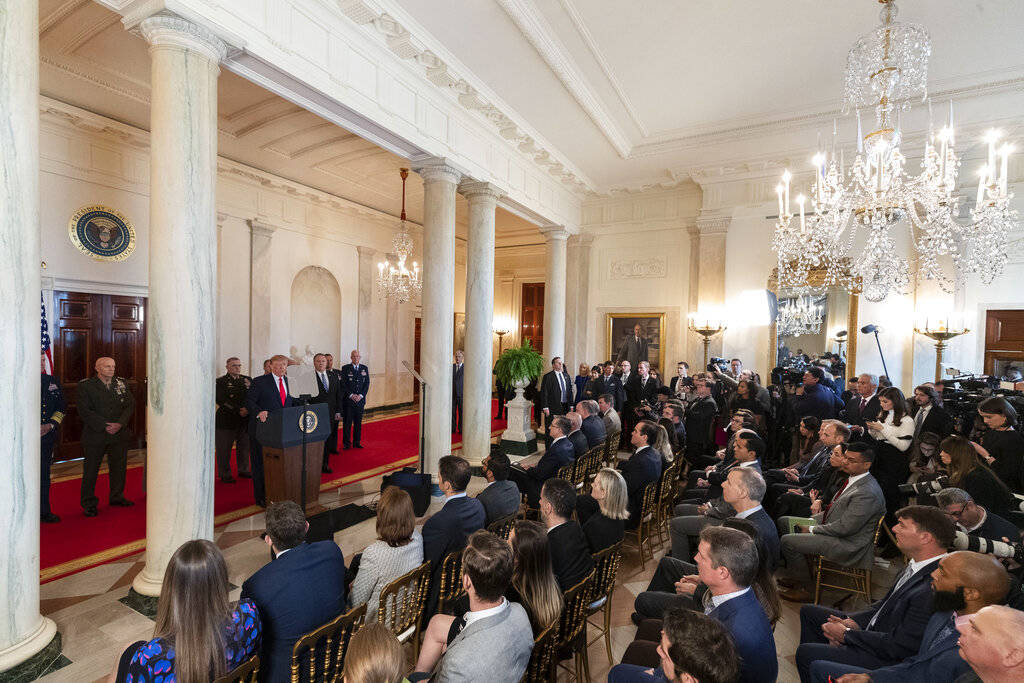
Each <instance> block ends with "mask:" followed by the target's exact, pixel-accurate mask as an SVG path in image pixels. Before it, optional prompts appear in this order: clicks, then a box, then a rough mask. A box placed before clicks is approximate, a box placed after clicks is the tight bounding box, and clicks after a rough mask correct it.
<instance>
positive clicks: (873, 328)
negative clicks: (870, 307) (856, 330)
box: [860, 325, 882, 334]
mask: <svg viewBox="0 0 1024 683" xmlns="http://www.w3.org/2000/svg"><path fill="white" fill-rule="evenodd" d="M860 331H861V332H863V333H864V334H871V333H872V332H881V331H882V328H880V327H879V326H878V325H865V326H864V327H862V328H860Z"/></svg>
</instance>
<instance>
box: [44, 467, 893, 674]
mask: <svg viewBox="0 0 1024 683" xmlns="http://www.w3.org/2000/svg"><path fill="white" fill-rule="evenodd" d="M484 484H485V482H484V480H483V479H480V478H479V477H474V478H473V480H472V483H471V484H470V493H471V494H475V493H476V492H478V491H479V490H480V489H482V488H483V487H484ZM379 489H380V477H375V478H373V479H367V480H364V481H361V482H357V483H354V484H350V485H348V486H345V487H343V488H341V489H337V490H332V491H330V492H327V493H324V494H323V495H321V497H320V501H321V503H322V504H324V505H331V506H335V505H344V504H347V503H357V504H362V503H366V502H370V501H372V500H373V499H374V498H375V497H376V496H377V495H378V491H379ZM440 505H441V499H438V498H435V499H434V500H433V501H432V503H431V507H430V509H429V510H428V512H427V514H428V515H429V514H432V513H433V512H434V511H435V510H436V509H437V508H439V507H440ZM420 522H421V523H422V520H420ZM263 529H264V518H263V515H262V513H261V514H257V515H254V516H251V517H247V518H245V519H241V520H238V521H235V522H232V523H230V524H227V525H226V526H224V527H222V528H218V529H217V530H216V531H215V534H214V535H215V541H216V542H217V544H218V546H219V547H220V548H221V549H222V550H223V551H224V555H225V558H226V559H227V564H228V572H229V579H230V581H231V583H232V584H234V585H236V586H241V584H242V582H243V581H244V580H245V579H246V578H247V577H249V576H250V575H251V574H252V573H253V572H255V571H256V570H257V569H259V568H260V567H262V566H263V565H264V564H265V563H266V562H268V561H269V557H268V550H267V546H266V545H265V544H264V543H263V541H261V540H260V538H259V535H260V533H261V532H262V531H263ZM374 538H375V533H374V520H373V519H368V520H366V521H363V522H361V523H359V524H357V525H355V526H353V527H350V528H348V529H345V530H344V531H340V532H338V533H337V534H335V541H336V542H337V543H338V545H339V546H340V547H341V549H342V552H343V553H344V555H345V558H346V561H348V559H349V558H351V557H352V555H353V554H354V553H356V552H359V551H361V550H362V549H363V548H365V547H366V546H367V545H368V544H369V543H371V542H372V541H373V540H374ZM663 553H664V549H659V550H658V551H657V552H656V559H657V558H659V557H661V555H662V554H663ZM143 559H144V558H143V557H142V554H141V553H140V554H138V555H136V556H133V557H129V558H126V559H124V560H121V561H117V562H113V563H110V564H106V565H102V566H99V567H95V568H93V569H89V570H86V571H83V572H80V573H78V574H74V575H71V576H68V577H65V578H63V579H58V580H56V581H52V582H50V583H47V584H44V585H43V586H42V589H41V593H42V596H41V597H42V600H41V608H42V612H43V614H45V615H47V616H49V617H50V618H52V619H54V621H56V622H57V626H58V628H59V630H60V632H61V634H62V637H63V643H64V649H63V654H64V656H66V657H67V658H68V659H69V660H70V661H71V663H70V664H68V665H67V666H65V667H63V668H61V669H59V670H57V671H54V672H52V673H50V674H48V675H46V676H44V677H43V678H41V679H39V680H42V681H46V682H47V683H58V682H63V681H68V682H72V681H73V682H75V683H81V682H84V681H100V680H103V679H104V678H105V677H106V676H107V675H109V674H110V672H111V670H112V669H113V667H114V665H115V663H116V661H117V658H118V656H119V654H120V653H121V651H122V650H123V649H124V648H125V647H126V646H127V645H128V644H129V643H131V642H133V641H135V640H140V639H147V638H150V637H151V636H152V631H153V621H152V620H150V619H148V618H147V617H145V616H143V615H141V614H139V613H138V612H136V611H135V610H133V609H131V608H129V607H127V606H126V605H123V604H121V603H120V602H119V600H120V599H121V598H123V597H125V596H126V595H127V593H128V588H129V587H130V586H131V581H132V579H133V578H134V577H135V575H136V574H137V573H138V572H139V571H141V570H142V567H143ZM656 566H657V562H656V561H655V562H651V561H647V563H646V566H645V567H644V569H641V568H640V566H639V561H638V558H637V554H636V551H635V550H633V549H627V550H626V552H625V554H624V557H623V563H622V568H621V570H620V572H619V577H618V580H617V588H616V590H615V592H614V594H613V596H612V607H613V617H612V629H611V641H612V654H613V659H614V662H617V661H618V660H619V658H620V657H621V656H622V653H623V652H624V651H625V649H626V646H627V645H628V644H629V643H630V641H631V640H632V639H633V634H634V632H635V628H634V627H633V625H632V623H631V622H630V618H629V615H630V613H631V612H632V611H633V610H632V604H633V599H634V597H635V596H636V595H637V594H638V593H639V592H640V591H642V590H643V589H644V588H646V586H647V583H648V581H649V580H650V578H651V576H652V575H653V573H654V568H655V567H656ZM888 575H889V574H888V573H887V572H882V571H879V572H876V573H875V580H876V583H878V585H880V586H881V585H886V581H887V580H888V578H887V576H888ZM240 591H241V589H240V588H236V589H235V590H234V591H232V594H231V599H232V600H236V599H237V598H238V594H239V593H240ZM882 591H884V589H882V590H881V591H879V592H876V595H880V594H881V592H882ZM783 605H784V616H783V619H782V621H781V622H780V623H779V625H778V627H777V629H776V632H775V638H776V644H777V646H778V651H779V653H780V656H779V681H785V682H788V681H796V680H797V675H796V669H795V666H794V663H793V662H794V660H793V653H794V652H795V650H796V646H797V644H798V643H799V635H800V630H799V614H798V606H796V605H793V604H790V603H783ZM588 654H589V658H590V670H591V676H592V680H595V681H603V680H605V679H606V678H607V674H608V670H609V668H610V663H609V662H608V656H607V653H606V650H605V647H604V643H603V642H601V641H598V642H597V643H595V644H593V645H592V646H591V647H590V648H589V652H588ZM614 662H613V663H614Z"/></svg>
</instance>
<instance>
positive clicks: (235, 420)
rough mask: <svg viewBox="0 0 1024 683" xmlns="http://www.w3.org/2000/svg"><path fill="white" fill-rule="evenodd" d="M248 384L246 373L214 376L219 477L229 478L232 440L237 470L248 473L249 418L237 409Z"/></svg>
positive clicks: (242, 404) (243, 400)
mask: <svg viewBox="0 0 1024 683" xmlns="http://www.w3.org/2000/svg"><path fill="white" fill-rule="evenodd" d="M251 385H252V378H251V377H248V376H246V375H238V376H237V377H232V376H231V374H230V373H226V374H224V375H222V376H220V377H218V378H217V414H216V416H215V418H214V419H215V424H216V430H215V443H216V452H217V474H218V475H219V476H220V478H221V479H231V446H232V444H234V445H235V460H236V461H237V462H238V473H239V474H249V435H248V430H247V429H246V425H248V424H249V420H248V417H243V416H242V415H240V414H239V413H240V412H241V410H242V408H245V395H246V394H247V393H248V392H249V387H250V386H251Z"/></svg>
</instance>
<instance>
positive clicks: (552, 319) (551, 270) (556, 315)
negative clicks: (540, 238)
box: [540, 225, 572, 376]
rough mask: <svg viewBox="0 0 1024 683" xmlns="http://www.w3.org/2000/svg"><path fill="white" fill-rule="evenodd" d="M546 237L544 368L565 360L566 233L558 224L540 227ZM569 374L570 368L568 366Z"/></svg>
mask: <svg viewBox="0 0 1024 683" xmlns="http://www.w3.org/2000/svg"><path fill="white" fill-rule="evenodd" d="M540 231H541V232H542V233H544V238H545V239H546V240H547V243H548V246H547V250H548V253H547V256H548V258H547V267H546V268H545V270H544V367H545V368H547V367H548V365H549V364H550V362H551V359H552V358H554V357H555V356H561V357H562V360H563V361H565V360H566V359H565V262H566V253H565V251H566V241H567V240H568V239H569V232H568V231H567V230H566V229H565V228H563V227H562V226H560V225H554V226H551V227H546V228H541V229H540ZM568 371H569V372H570V376H571V373H572V368H568Z"/></svg>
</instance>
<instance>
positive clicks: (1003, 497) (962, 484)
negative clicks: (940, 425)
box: [939, 434, 1014, 517]
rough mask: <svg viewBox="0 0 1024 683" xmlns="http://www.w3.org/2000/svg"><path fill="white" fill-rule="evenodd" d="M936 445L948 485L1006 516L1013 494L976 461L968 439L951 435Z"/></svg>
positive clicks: (990, 509) (986, 507)
mask: <svg viewBox="0 0 1024 683" xmlns="http://www.w3.org/2000/svg"><path fill="white" fill-rule="evenodd" d="M940 448H941V449H942V450H941V451H940V453H939V457H940V458H941V459H942V464H943V466H945V468H946V471H947V472H948V473H949V484H950V486H955V487H956V488H958V489H963V490H964V491H967V493H969V494H971V497H972V498H974V501H975V502H976V503H977V504H978V505H980V506H982V507H983V508H985V509H986V510H989V511H991V512H992V513H994V514H996V515H999V516H1000V517H1006V516H1007V513H1008V512H1009V510H1010V506H1011V505H1012V504H1013V502H1014V498H1013V494H1011V493H1010V490H1009V489H1008V488H1007V487H1006V484H1004V483H1003V482H1002V481H1000V480H999V477H997V476H996V475H995V473H993V472H992V470H990V469H989V468H987V467H985V466H984V465H982V464H981V463H980V462H978V452H977V451H975V447H974V446H973V445H972V444H971V442H970V441H968V440H967V439H965V438H964V437H962V436H957V435H955V434H954V435H953V436H947V437H946V438H945V439H943V440H942V445H941V446H940Z"/></svg>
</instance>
